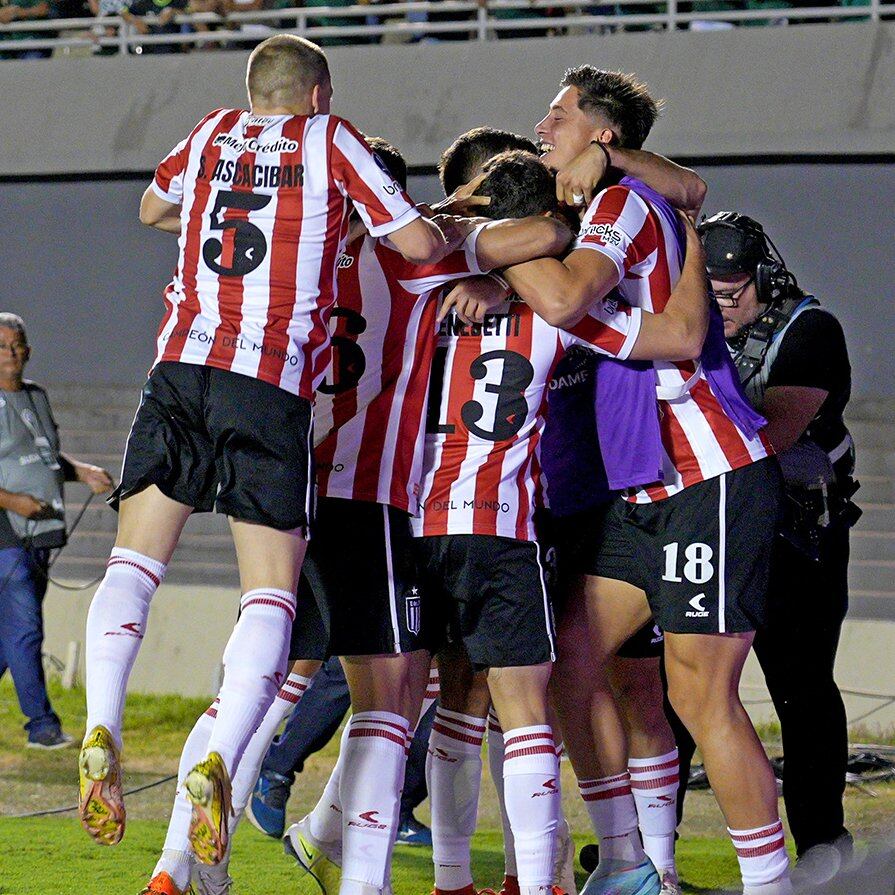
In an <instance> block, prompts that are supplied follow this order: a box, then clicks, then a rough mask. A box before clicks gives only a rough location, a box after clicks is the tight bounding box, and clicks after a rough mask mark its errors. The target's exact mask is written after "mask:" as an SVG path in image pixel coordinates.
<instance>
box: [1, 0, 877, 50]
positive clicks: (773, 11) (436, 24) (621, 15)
mask: <svg viewBox="0 0 895 895" xmlns="http://www.w3.org/2000/svg"><path fill="white" fill-rule="evenodd" d="M711 5H714V4H713V3H712V2H711V0H687V2H683V0H663V2H658V3H651V2H648V0H615V2H612V3H604V4H601V3H600V2H599V0H594V2H591V3H587V2H581V0H482V2H476V0H437V2H427V0H413V2H408V3H376V4H372V5H370V4H364V5H356V6H314V7H296V8H292V9H275V10H258V11H254V12H233V13H230V14H228V15H226V16H222V15H218V14H217V13H210V12H207V13H192V14H179V15H177V16H175V18H174V22H175V24H176V25H178V26H180V31H178V32H172V33H164V34H140V33H139V32H137V31H136V29H135V28H134V27H133V26H131V25H129V24H128V23H126V22H125V21H124V20H123V19H122V18H121V17H120V16H103V17H96V18H77V19H46V20H43V19H42V20H28V21H21V22H10V23H8V24H5V25H0V53H19V52H25V51H29V50H47V49H50V50H62V51H63V52H65V51H66V50H67V51H71V50H77V49H87V50H96V49H98V48H104V47H111V48H115V49H117V52H118V53H128V52H136V53H139V52H142V51H143V48H144V47H151V46H153V45H157V44H163V45H167V46H177V45H187V46H190V47H194V46H201V45H203V44H215V43H217V44H232V43H238V44H239V45H245V44H246V43H248V42H252V41H258V40H261V39H262V38H263V37H266V36H268V35H270V34H278V33H290V34H300V35H302V36H304V37H307V38H308V39H310V40H316V41H319V40H326V39H327V38H330V39H332V38H337V39H339V40H344V41H345V42H347V43H350V42H352V41H358V40H359V39H370V38H373V39H375V38H383V37H386V38H390V39H392V40H395V39H399V40H400V39H403V40H412V39H420V38H427V37H428V38H434V39H438V37H439V36H447V35H455V36H461V37H464V36H465V37H466V38H468V39H470V40H478V41H484V40H494V39H497V38H499V37H500V36H501V35H502V34H506V33H507V32H512V33H513V36H525V35H531V36H536V35H539V34H544V33H545V32H554V33H566V34H587V33H605V32H610V31H624V30H630V29H637V30H669V31H670V30H674V29H677V28H687V27H691V26H692V23H694V22H699V23H702V22H711V23H729V24H730V25H732V26H733V25H737V24H747V23H750V22H774V23H779V24H798V23H810V22H818V21H836V20H848V21H861V20H870V21H874V22H877V21H879V20H880V18H881V17H883V16H891V15H895V3H883V2H881V0H868V2H867V4H866V5H864V6H816V7H808V8H791V7H788V6H784V5H782V4H781V5H779V6H771V7H768V8H762V9H742V10H712V11H709V10H708V9H706V11H700V9H699V7H700V6H704V7H709V6H711ZM682 7H683V9H682ZM627 8H630V9H631V10H632V11H631V12H626V11H625V10H626V9H627ZM644 10H645V11H644ZM430 13H434V14H437V15H438V19H437V20H436V21H429V20H428V16H429V14H430ZM507 13H513V16H512V17H510V18H506V17H504V16H506V14H507ZM448 15H450V16H452V17H453V18H450V19H446V17H447V16H448ZM326 18H337V19H340V20H343V21H345V20H352V22H353V20H357V24H353V23H352V24H347V22H346V23H344V24H335V25H332V24H331V25H320V24H317V22H319V20H321V19H326ZM197 25H198V26H204V27H205V28H207V29H208V30H195V26H197ZM246 26H248V27H246ZM16 32H20V33H21V32H25V33H27V34H34V33H40V32H47V33H48V34H47V36H46V37H42V36H41V37H32V36H29V37H26V38H16V37H14V35H15V33H16ZM51 32H52V33H51Z"/></svg>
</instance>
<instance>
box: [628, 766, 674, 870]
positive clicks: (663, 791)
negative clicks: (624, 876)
mask: <svg viewBox="0 0 895 895" xmlns="http://www.w3.org/2000/svg"><path fill="white" fill-rule="evenodd" d="M628 773H629V774H630V775H631V791H632V792H633V794H634V803H635V804H636V806H637V825H638V826H639V827H640V836H641V838H642V839H643V850H644V851H645V852H646V853H647V855H648V856H649V859H650V860H651V861H652V862H653V864H654V865H655V867H656V870H658V871H659V873H660V875H661V873H662V871H663V870H671V871H674V870H675V866H674V831H675V828H676V827H677V791H678V754H677V749H676V748H675V749H672V750H671V752H667V753H666V754H665V755H657V756H656V757H655V758H629V759H628Z"/></svg>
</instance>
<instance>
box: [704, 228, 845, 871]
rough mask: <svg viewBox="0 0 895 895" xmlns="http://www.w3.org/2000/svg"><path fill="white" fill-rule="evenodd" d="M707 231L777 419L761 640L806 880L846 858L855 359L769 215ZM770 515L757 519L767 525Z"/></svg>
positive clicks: (717, 283) (748, 385)
mask: <svg viewBox="0 0 895 895" xmlns="http://www.w3.org/2000/svg"><path fill="white" fill-rule="evenodd" d="M699 232H700V234H701V236H702V240H703V244H704V245H705V250H706V264H707V267H708V272H709V276H710V278H711V280H712V287H713V289H714V292H715V299H716V300H717V302H718V305H719V306H720V308H721V312H722V315H723V318H724V335H725V338H726V339H727V342H728V346H729V348H730V351H731V353H732V354H733V357H734V360H735V362H736V365H737V368H738V371H739V374H740V380H741V382H742V385H743V387H744V389H745V391H746V394H747V396H748V398H749V400H750V401H751V402H752V404H753V405H754V406H755V408H756V409H757V410H759V411H760V412H761V413H762V414H763V415H764V416H765V417H766V418H767V420H768V427H767V429H766V430H765V433H766V435H767V436H768V438H769V439H770V441H771V443H772V444H773V445H774V447H775V449H776V450H777V452H778V455H779V459H780V465H781V468H782V470H783V475H784V480H785V483H786V501H785V510H784V515H783V519H782V522H781V527H780V532H779V535H780V536H779V537H778V538H777V541H776V546H775V555H774V558H773V562H772V570H771V577H770V582H769V585H768V587H769V606H770V616H769V622H768V626H767V628H766V629H765V630H762V631H760V632H759V633H758V634H757V636H756V639H755V652H756V654H757V656H758V659H759V661H760V663H761V666H762V669H763V671H764V674H765V679H766V681H767V685H768V689H769V690H770V693H771V696H772V698H773V701H774V705H775V707H776V710H777V714H778V716H779V718H780V723H781V727H782V732H783V751H784V756H785V768H784V775H783V797H784V801H785V804H786V811H787V816H788V818H789V823H790V827H791V829H792V834H793V838H794V839H795V843H796V849H797V853H798V862H797V864H796V872H795V873H794V874H793V881H794V882H796V880H797V878H798V877H801V878H802V881H803V882H804V883H807V884H818V883H821V882H824V881H826V880H827V879H829V878H830V877H832V876H833V875H835V874H836V873H837V872H838V870H839V869H840V867H841V866H843V865H844V864H845V863H847V862H848V860H849V859H850V856H851V851H852V839H851V836H850V835H849V833H848V832H847V830H846V829H845V826H844V814H843V806H842V795H843V792H844V789H845V773H846V761H847V757H848V738H847V722H846V716H845V707H844V705H843V702H842V697H841V695H840V693H839V689H838V687H837V686H836V682H835V680H834V678H833V666H834V662H835V659H836V650H837V647H838V644H839V633H840V629H841V626H842V622H843V619H844V618H845V614H846V610H847V608H848V581H847V573H848V557H849V535H848V530H849V528H850V527H851V526H852V525H854V523H855V522H856V521H857V518H858V516H860V510H859V509H858V508H857V507H856V506H855V505H854V504H853V503H852V502H851V500H850V499H851V497H852V495H853V494H854V493H855V491H856V490H857V488H858V483H857V482H856V481H855V479H854V478H853V473H854V463H855V452H854V444H853V442H852V438H851V435H850V434H849V432H848V429H847V428H846V426H845V423H844V422H843V412H844V410H845V406H846V404H847V403H848V400H849V396H850V392H851V367H850V365H849V359H848V352H847V349H846V344H845V337H844V335H843V332H842V327H841V326H840V324H839V321H838V320H837V319H836V318H835V317H834V316H833V314H831V313H830V312H829V311H828V310H826V309H825V308H822V307H821V306H820V303H819V302H818V300H817V299H816V298H815V297H814V296H813V295H810V294H807V293H805V292H804V291H803V290H802V289H800V288H799V286H798V284H797V282H796V278H795V277H794V276H793V275H792V273H791V272H790V271H789V270H788V269H787V267H786V264H785V262H784V261H783V258H782V257H781V256H780V253H779V252H778V251H777V249H776V247H775V246H774V244H773V243H772V242H771V240H770V239H769V238H768V236H767V235H766V234H765V232H764V229H763V228H762V226H761V224H759V223H758V222H757V221H754V220H752V219H751V218H748V217H746V216H745V215H741V214H736V213H734V212H720V213H719V214H716V215H714V216H713V217H711V218H709V219H708V220H706V221H704V222H703V223H702V224H701V225H700V227H699ZM760 521H761V520H756V524H760Z"/></svg>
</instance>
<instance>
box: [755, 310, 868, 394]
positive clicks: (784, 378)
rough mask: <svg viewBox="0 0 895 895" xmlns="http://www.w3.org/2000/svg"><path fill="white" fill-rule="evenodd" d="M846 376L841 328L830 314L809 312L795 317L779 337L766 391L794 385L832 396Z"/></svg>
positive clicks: (848, 374) (843, 340) (847, 377)
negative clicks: (777, 349) (780, 386)
mask: <svg viewBox="0 0 895 895" xmlns="http://www.w3.org/2000/svg"><path fill="white" fill-rule="evenodd" d="M850 373H851V366H850V364H849V360H848V350H847V348H846V345H845V334H844V333H843V332H842V326H841V324H840V323H839V321H838V320H837V319H836V318H835V317H834V316H833V315H832V314H829V313H827V312H826V311H824V310H822V309H820V308H810V309H809V310H806V311H803V312H802V313H801V314H799V316H798V317H796V319H795V320H793V322H792V324H791V325H790V327H789V329H787V331H786V332H785V333H784V334H783V340H782V342H781V343H780V350H779V351H778V353H777V356H776V357H775V358H774V362H773V364H771V370H770V372H769V374H768V383H767V388H772V387H774V386H776V385H796V386H806V387H808V388H819V389H823V390H824V391H826V392H829V393H830V394H836V393H838V392H839V391H840V390H841V389H842V386H843V384H844V383H845V382H847V381H848V379H849V376H850Z"/></svg>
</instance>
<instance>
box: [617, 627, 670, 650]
mask: <svg viewBox="0 0 895 895" xmlns="http://www.w3.org/2000/svg"><path fill="white" fill-rule="evenodd" d="M664 650H665V634H664V633H662V629H661V628H660V627H659V626H658V625H657V624H656V623H655V622H654V621H652V620H650V621H648V622H647V623H646V624H645V625H644V626H643V627H642V628H641V629H640V630H639V631H638V632H637V633H636V634H632V635H631V636H630V637H629V638H628V639H627V640H626V641H625V642H624V643H623V644H622V645H621V646H620V647H619V649H618V652H617V653H616V655H617V656H619V657H620V658H622V659H661V658H662V653H663V652H664Z"/></svg>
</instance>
